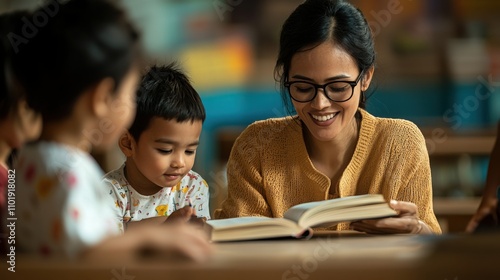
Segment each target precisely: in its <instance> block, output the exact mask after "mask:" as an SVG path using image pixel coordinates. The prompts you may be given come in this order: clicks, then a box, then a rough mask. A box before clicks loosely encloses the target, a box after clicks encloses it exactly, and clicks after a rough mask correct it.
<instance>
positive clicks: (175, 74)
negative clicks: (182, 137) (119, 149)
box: [129, 63, 205, 140]
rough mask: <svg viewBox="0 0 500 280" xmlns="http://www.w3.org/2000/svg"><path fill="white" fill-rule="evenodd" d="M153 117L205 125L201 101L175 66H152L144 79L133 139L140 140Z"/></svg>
mask: <svg viewBox="0 0 500 280" xmlns="http://www.w3.org/2000/svg"><path fill="white" fill-rule="evenodd" d="M153 117H160V118H163V119H165V120H174V119H175V120H176V121H177V122H185V121H191V122H194V121H196V120H201V121H202V122H204V121H205V108H204V106H203V103H202V101H201V98H200V96H199V95H198V93H197V92H196V90H195V89H194V88H193V86H192V85H191V83H190V82H189V79H188V77H186V75H185V74H184V73H182V71H181V70H179V67H178V66H177V64H176V63H172V64H170V65H168V66H153V67H151V69H150V70H149V72H148V73H147V74H146V75H145V76H144V77H143V78H142V82H141V85H140V88H139V90H138V93H137V112H136V115H135V120H134V123H133V124H132V126H131V127H130V129H129V132H130V134H131V135H132V137H134V139H136V140H139V137H140V136H141V133H142V132H143V131H144V130H146V129H147V128H148V126H149V123H150V121H151V119H152V118H153Z"/></svg>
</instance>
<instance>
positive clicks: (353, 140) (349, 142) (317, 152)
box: [304, 116, 359, 170]
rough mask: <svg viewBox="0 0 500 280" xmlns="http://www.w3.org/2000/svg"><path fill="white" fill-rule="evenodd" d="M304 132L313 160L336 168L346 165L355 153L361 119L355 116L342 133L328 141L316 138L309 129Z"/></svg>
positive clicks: (324, 165)
mask: <svg viewBox="0 0 500 280" xmlns="http://www.w3.org/2000/svg"><path fill="white" fill-rule="evenodd" d="M304 132H305V134H304V138H305V142H306V146H307V151H308V153H309V157H310V158H311V161H312V162H313V163H317V164H319V165H321V166H323V167H330V168H331V169H333V170H336V169H338V168H340V167H346V166H347V164H348V163H349V162H350V160H351V158H352V155H353V154H354V150H355V149H356V144H357V141H358V135H359V120H358V118H357V117H356V116H355V117H354V118H353V119H352V121H351V122H350V123H349V125H348V126H347V127H346V128H345V129H344V131H343V132H342V134H339V135H338V136H337V137H336V138H335V139H332V140H331V141H328V142H324V141H318V140H316V139H315V138H314V137H313V136H312V135H311V134H310V133H309V132H308V130H307V129H305V130H304ZM330 168H329V169H330Z"/></svg>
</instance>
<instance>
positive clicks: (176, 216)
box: [165, 206, 212, 236]
mask: <svg viewBox="0 0 500 280" xmlns="http://www.w3.org/2000/svg"><path fill="white" fill-rule="evenodd" d="M206 221H207V218H205V217H197V216H196V211H195V210H194V208H193V207H191V206H184V207H183V208H181V209H178V210H176V211H174V212H172V214H170V216H168V218H167V219H166V220H165V224H171V223H177V222H183V223H189V224H192V225H194V226H196V227H197V228H200V229H202V231H203V232H205V234H207V235H208V236H210V234H211V232H212V227H211V226H209V225H208V224H207V223H206Z"/></svg>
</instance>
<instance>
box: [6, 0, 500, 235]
mask: <svg viewBox="0 0 500 280" xmlns="http://www.w3.org/2000/svg"><path fill="white" fill-rule="evenodd" d="M122 2H123V5H124V7H125V8H126V9H127V10H128V11H129V12H130V15H131V17H132V18H133V19H134V20H135V22H136V25H137V26H138V28H139V29H140V30H141V31H142V33H143V42H144V47H145V49H146V50H147V52H148V55H149V56H150V58H151V61H153V62H156V63H159V64H161V63H166V62H169V61H171V60H177V61H179V62H180V63H181V65H182V66H183V68H184V69H185V70H186V72H187V73H188V75H189V76H190V78H191V80H192V82H193V84H194V87H195V88H196V89H197V90H198V92H199V93H200V95H201V97H202V100H203V102H204V105H205V108H206V111H207V119H206V121H205V123H204V127H203V133H202V136H201V139H200V141H201V144H200V147H199V149H198V151H197V158H196V164H195V166H194V168H193V169H194V170H195V171H196V172H198V173H200V174H201V175H202V176H203V177H204V178H205V180H207V182H208V183H209V185H210V188H211V195H212V201H213V202H212V205H213V207H216V205H218V204H219V203H220V202H221V201H222V200H223V199H224V191H225V163H226V161H227V158H228V156H229V153H230V150H231V145H232V143H233V141H234V140H235V138H236V137H237V136H238V134H239V133H240V132H241V130H242V129H244V128H245V127H246V126H247V125H249V124H250V123H252V122H254V121H256V120H261V119H266V118H271V117H281V116H285V115H287V114H288V113H287V111H286V110H285V109H284V107H283V105H282V101H281V98H280V95H279V92H278V86H277V84H276V82H275V80H274V64H275V61H276V58H277V54H278V42H279V33H280V29H281V25H282V24H283V22H284V20H285V19H286V17H287V16H288V15H289V14H290V13H291V11H292V10H293V9H294V8H295V7H296V6H297V5H299V4H300V3H301V2H302V0H273V1H263V0H231V1H229V0H182V1H179V0H147V1H138V0H123V1H122ZM351 2H352V3H353V4H354V5H356V6H358V7H359V8H360V9H361V10H362V11H363V13H364V14H365V16H366V18H367V20H368V22H369V24H370V26H371V28H372V31H373V34H374V36H375V41H376V50H377V55H378V57H377V65H376V71H375V84H373V85H372V91H371V92H370V94H369V98H368V100H367V104H368V108H367V109H368V111H369V112H370V113H372V114H374V115H375V116H379V117H389V118H404V119H408V120H410V121H412V122H414V123H416V124H417V125H418V126H419V128H420V129H421V130H422V132H423V133H424V136H425V137H426V139H427V147H428V151H429V155H430V161H431V168H432V177H433V194H434V197H435V207H436V209H435V210H436V214H437V215H438V217H442V218H443V220H442V226H443V230H444V232H446V231H449V232H452V231H459V230H460V229H462V230H463V229H464V228H465V224H464V223H466V220H468V217H469V216H470V215H471V214H472V213H473V212H474V211H475V209H476V207H477V205H478V202H479V200H478V199H479V197H480V196H481V194H482V189H483V187H484V183H485V179H486V172H487V166H488V156H489V153H490V151H491V149H492V147H493V143H494V139H495V136H496V133H497V132H496V124H497V122H498V121H500V93H499V90H500V29H499V28H496V27H498V26H500V17H499V13H500V2H499V1H489V0H421V1H411V0H382V1H368V0H352V1H351ZM38 3H39V1H37V0H2V1H0V12H4V11H9V10H13V9H18V8H32V7H34V5H37V4H38ZM89 16H91V15H89ZM96 157H97V158H98V159H100V163H101V164H102V166H103V168H104V169H105V171H109V170H111V169H114V168H117V167H119V166H120V165H121V164H122V160H123V159H122V157H121V155H120V152H119V150H118V149H116V150H115V151H109V153H108V154H105V155H96Z"/></svg>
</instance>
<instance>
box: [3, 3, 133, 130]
mask: <svg viewBox="0 0 500 280" xmlns="http://www.w3.org/2000/svg"><path fill="white" fill-rule="evenodd" d="M61 2H62V1H60V0H59V1H56V0H51V1H49V2H48V3H47V4H45V5H44V6H42V7H41V8H39V9H37V10H36V11H35V12H34V14H44V15H45V16H46V18H47V20H46V24H45V25H43V26H40V27H38V25H40V24H38V25H37V26H35V25H33V23H36V22H37V20H39V17H36V18H28V19H27V21H26V22H27V23H26V24H27V25H28V26H29V24H31V29H33V28H35V29H36V32H34V33H33V34H34V35H32V36H30V37H31V38H24V37H22V35H23V34H24V33H23V34H17V37H15V38H14V37H11V38H12V39H16V41H15V42H17V43H16V51H17V53H16V54H15V55H14V56H13V63H12V65H13V70H14V74H15V76H16V77H17V78H18V80H19V81H20V83H21V84H22V85H23V86H24V88H25V90H26V96H27V101H28V104H29V105H30V106H31V107H32V108H33V109H34V110H36V111H38V112H40V113H41V115H42V117H43V119H44V122H45V121H54V120H60V119H62V118H65V117H67V116H69V115H70V113H71V112H72V110H73V107H74V104H75V102H76V101H77V100H78V98H79V97H80V96H81V94H82V93H83V92H84V91H85V90H87V89H89V88H91V87H92V86H94V85H96V84H97V83H98V82H99V81H101V80H102V79H105V78H108V77H109V78H112V79H113V80H114V84H115V88H116V87H118V86H119V85H120V83H121V81H122V79H123V78H124V77H125V76H126V74H127V73H128V72H129V71H130V69H132V67H133V66H134V64H135V63H137V62H138V58H139V56H138V55H139V53H140V51H139V34H138V32H137V31H136V30H135V29H134V28H133V26H132V25H131V23H130V21H129V19H128V18H127V16H126V14H125V12H124V11H123V10H122V9H120V8H119V7H117V6H115V5H114V4H113V3H112V2H110V1H105V0H70V1H68V2H65V3H63V4H61ZM24 29H26V28H24V27H23V30H24Z"/></svg>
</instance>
